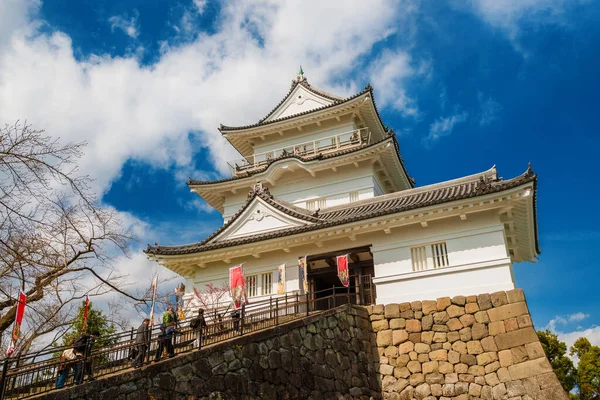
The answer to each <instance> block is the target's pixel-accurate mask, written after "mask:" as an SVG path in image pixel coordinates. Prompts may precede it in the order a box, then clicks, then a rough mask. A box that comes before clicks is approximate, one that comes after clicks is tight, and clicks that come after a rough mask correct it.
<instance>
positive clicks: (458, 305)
mask: <svg viewBox="0 0 600 400" xmlns="http://www.w3.org/2000/svg"><path fill="white" fill-rule="evenodd" d="M367 310H368V311H369V319H370V320H371V324H372V328H373V335H372V342H373V351H374V353H373V357H374V358H375V359H376V360H378V361H379V372H380V374H381V389H382V393H383V398H384V399H401V400H412V399H417V400H449V399H461V400H463V399H464V400H466V399H485V400H488V399H489V400H500V399H509V400H534V399H539V400H554V399H557V400H558V399H560V400H567V399H568V396H567V394H566V393H565V391H564V390H563V388H562V386H561V385H560V383H559V382H558V380H557V379H556V376H555V375H554V373H553V372H552V367H551V366H550V363H549V362H548V360H547V358H546V356H545V354H544V351H543V349H542V346H541V344H540V342H539V340H538V337H537V334H536V332H535V330H534V327H533V324H532V321H531V317H530V316H529V311H528V309H527V303H526V301H525V296H524V294H523V291H522V290H520V289H515V290H511V291H509V292H497V293H492V294H481V295H478V296H466V297H465V296H456V297H453V298H449V297H444V298H440V299H437V300H436V301H422V302H421V301H414V302H411V303H402V304H386V305H375V306H369V307H367Z"/></svg>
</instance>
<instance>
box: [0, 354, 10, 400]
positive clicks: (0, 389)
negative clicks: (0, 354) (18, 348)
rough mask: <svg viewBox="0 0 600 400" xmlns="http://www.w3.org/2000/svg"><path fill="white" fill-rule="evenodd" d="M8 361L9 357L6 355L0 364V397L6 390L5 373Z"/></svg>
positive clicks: (0, 397)
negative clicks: (0, 372) (0, 371)
mask: <svg viewBox="0 0 600 400" xmlns="http://www.w3.org/2000/svg"><path fill="white" fill-rule="evenodd" d="M9 362H10V358H9V357H6V358H5V359H4V364H3V366H2V378H0V399H3V398H4V393H5V391H6V374H8V365H9Z"/></svg>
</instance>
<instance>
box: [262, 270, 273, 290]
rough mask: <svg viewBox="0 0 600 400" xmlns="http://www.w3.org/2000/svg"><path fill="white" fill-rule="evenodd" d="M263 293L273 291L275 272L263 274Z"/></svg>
mask: <svg viewBox="0 0 600 400" xmlns="http://www.w3.org/2000/svg"><path fill="white" fill-rule="evenodd" d="M261 278H262V294H263V295H265V294H272V293H273V274H272V273H271V272H269V273H267V274H262V277H261Z"/></svg>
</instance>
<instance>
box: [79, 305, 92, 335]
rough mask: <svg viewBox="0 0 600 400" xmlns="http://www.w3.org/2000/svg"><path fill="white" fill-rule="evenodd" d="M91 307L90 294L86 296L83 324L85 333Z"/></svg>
mask: <svg viewBox="0 0 600 400" xmlns="http://www.w3.org/2000/svg"><path fill="white" fill-rule="evenodd" d="M89 307H90V298H89V297H88V296H85V307H84V309H83V324H82V327H81V330H82V331H83V333H85V332H86V330H87V321H88V309H89Z"/></svg>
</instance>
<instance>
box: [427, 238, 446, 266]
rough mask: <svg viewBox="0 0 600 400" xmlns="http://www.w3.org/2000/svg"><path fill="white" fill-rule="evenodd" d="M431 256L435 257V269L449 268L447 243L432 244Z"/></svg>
mask: <svg viewBox="0 0 600 400" xmlns="http://www.w3.org/2000/svg"><path fill="white" fill-rule="evenodd" d="M431 254H432V256H433V268H441V267H447V266H448V265H449V263H448V249H446V242H442V243H435V244H432V245H431Z"/></svg>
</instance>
